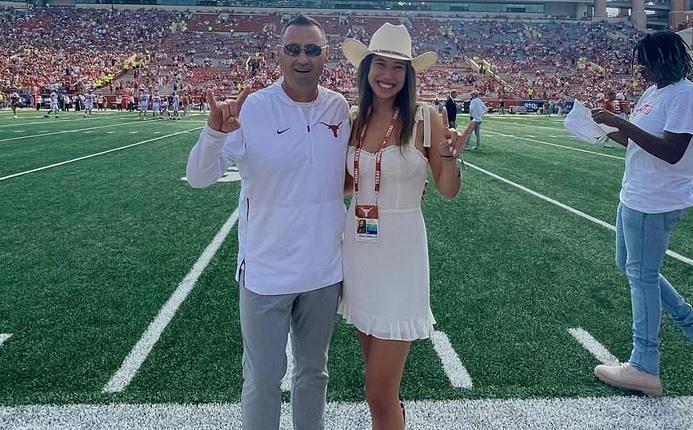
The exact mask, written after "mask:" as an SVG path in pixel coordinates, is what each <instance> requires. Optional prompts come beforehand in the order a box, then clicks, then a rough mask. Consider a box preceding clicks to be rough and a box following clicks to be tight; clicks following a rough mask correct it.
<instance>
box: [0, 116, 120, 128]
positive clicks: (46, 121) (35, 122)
mask: <svg viewBox="0 0 693 430" xmlns="http://www.w3.org/2000/svg"><path fill="white" fill-rule="evenodd" d="M128 118H129V117H126V116H123V117H120V118H108V119H117V120H120V119H128ZM27 119H29V118H27ZM32 119H33V118H32ZM49 119H50V118H49ZM84 120H85V119H84V118H73V119H61V120H60V124H62V123H64V122H70V121H84ZM34 124H41V125H51V124H54V122H53V121H52V120H51V121H50V122H49V121H48V120H47V119H44V120H43V121H34V122H22V123H14V124H4V125H0V128H6V127H20V126H23V125H34Z"/></svg>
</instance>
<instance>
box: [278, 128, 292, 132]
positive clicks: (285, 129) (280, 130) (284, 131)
mask: <svg viewBox="0 0 693 430" xmlns="http://www.w3.org/2000/svg"><path fill="white" fill-rule="evenodd" d="M289 128H291V127H289ZM289 128H285V129H284V130H277V134H282V133H284V132H285V131H287V130H288V129H289Z"/></svg>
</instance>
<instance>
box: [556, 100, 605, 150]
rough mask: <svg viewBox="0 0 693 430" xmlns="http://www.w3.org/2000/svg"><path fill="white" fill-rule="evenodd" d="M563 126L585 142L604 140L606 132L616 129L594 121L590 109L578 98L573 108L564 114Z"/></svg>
mask: <svg viewBox="0 0 693 430" xmlns="http://www.w3.org/2000/svg"><path fill="white" fill-rule="evenodd" d="M563 126H564V127H565V128H566V129H567V130H568V131H569V132H570V133H572V134H573V135H574V136H575V137H578V138H580V139H582V140H583V141H585V142H587V143H601V142H603V141H604V140H606V138H607V134H609V133H612V132H614V131H618V129H617V128H614V127H609V126H608V125H604V124H597V123H596V122H594V120H593V119H592V111H591V110H590V109H588V108H587V107H586V106H585V105H584V104H582V103H581V102H579V101H578V100H575V102H574V103H573V108H572V109H571V110H570V112H569V113H568V115H566V117H565V120H564V121H563Z"/></svg>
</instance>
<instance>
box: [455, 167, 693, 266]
mask: <svg viewBox="0 0 693 430" xmlns="http://www.w3.org/2000/svg"><path fill="white" fill-rule="evenodd" d="M465 165H467V166H468V167H471V168H472V169H475V170H478V171H479V172H481V173H484V174H486V175H488V176H490V177H492V178H495V179H498V180H499V181H501V182H505V183H506V184H508V185H512V186H513V187H516V188H519V189H520V190H522V191H524V192H526V193H529V194H531V195H533V196H535V197H538V198H540V199H542V200H544V201H546V202H549V203H551V204H553V205H556V206H558V207H559V208H561V209H565V210H567V211H568V212H570V213H573V214H575V215H577V216H580V217H582V218H585V219H586V220H588V221H592V222H593V223H595V224H599V225H600V226H602V227H604V228H607V229H609V230H611V231H613V232H615V231H616V227H615V226H613V225H611V224H609V223H607V222H604V221H602V220H600V219H598V218H595V217H593V216H591V215H588V214H586V213H584V212H582V211H580V210H577V209H575V208H573V207H570V206H568V205H566V204H564V203H561V202H559V201H558V200H554V199H552V198H550V197H547V196H545V195H543V194H540V193H538V192H536V191H534V190H531V189H529V188H527V187H525V186H522V185H520V184H518V183H516V182H513V181H511V180H509V179H506V178H504V177H502V176H498V175H496V174H495V173H491V172H489V171H488V170H485V169H482V168H481V167H478V166H475V165H474V164H472V163H469V162H466V161H465ZM667 255H668V256H670V257H672V258H675V259H676V260H679V261H681V262H683V263H686V264H688V265H689V266H693V259H691V258H689V257H686V256H684V255H681V254H679V253H676V252H673V251H670V250H667Z"/></svg>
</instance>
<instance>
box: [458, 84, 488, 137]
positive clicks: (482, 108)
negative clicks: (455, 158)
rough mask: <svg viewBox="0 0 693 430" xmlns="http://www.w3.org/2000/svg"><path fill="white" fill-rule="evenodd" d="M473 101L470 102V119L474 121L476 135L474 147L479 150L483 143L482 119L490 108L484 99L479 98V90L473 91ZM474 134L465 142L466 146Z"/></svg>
mask: <svg viewBox="0 0 693 430" xmlns="http://www.w3.org/2000/svg"><path fill="white" fill-rule="evenodd" d="M471 95H472V101H471V102H469V117H470V118H469V119H470V120H472V121H474V134H475V135H476V146H475V147H474V149H475V150H477V151H478V150H479V146H480V145H481V135H480V134H481V121H482V120H483V118H484V114H485V113H486V112H488V108H487V107H486V105H485V104H484V102H483V101H481V99H480V98H479V92H478V91H476V90H475V91H472V94H471ZM471 138H472V135H471V134H470V135H469V139H468V140H467V142H466V143H465V144H464V146H465V148H466V147H467V145H469V141H470V140H471Z"/></svg>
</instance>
